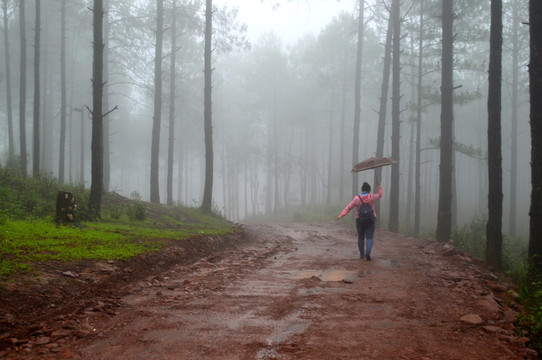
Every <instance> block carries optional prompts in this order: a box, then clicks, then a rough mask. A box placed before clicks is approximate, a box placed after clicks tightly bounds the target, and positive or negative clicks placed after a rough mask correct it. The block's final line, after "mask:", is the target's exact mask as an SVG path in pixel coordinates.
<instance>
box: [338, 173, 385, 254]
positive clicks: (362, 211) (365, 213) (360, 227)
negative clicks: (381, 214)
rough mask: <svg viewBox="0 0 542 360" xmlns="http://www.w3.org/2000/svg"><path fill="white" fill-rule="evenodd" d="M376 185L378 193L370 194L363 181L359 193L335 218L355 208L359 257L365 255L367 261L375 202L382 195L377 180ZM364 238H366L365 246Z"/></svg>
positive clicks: (372, 235)
mask: <svg viewBox="0 0 542 360" xmlns="http://www.w3.org/2000/svg"><path fill="white" fill-rule="evenodd" d="M376 186H377V187H378V193H376V194H371V185H369V184H368V183H366V182H364V183H363V185H362V186H361V195H356V196H355V197H354V199H352V201H351V202H350V204H348V205H346V207H345V208H344V210H343V211H342V212H341V213H340V214H339V216H337V219H341V218H343V217H344V216H346V214H348V213H349V212H350V211H351V210H352V209H353V208H356V210H357V211H356V215H355V217H356V229H357V231H358V248H359V258H360V259H363V258H364V257H365V258H366V259H367V261H370V260H371V250H372V248H373V238H374V232H375V219H376V212H375V203H376V202H377V201H378V200H379V199H380V198H381V197H382V187H381V186H380V183H378V182H377V183H376ZM365 239H367V247H365Z"/></svg>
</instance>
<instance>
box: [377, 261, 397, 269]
mask: <svg viewBox="0 0 542 360" xmlns="http://www.w3.org/2000/svg"><path fill="white" fill-rule="evenodd" d="M380 263H381V264H382V265H384V266H385V267H387V268H390V269H395V268H396V267H397V266H398V261H397V260H392V259H381V260H380Z"/></svg>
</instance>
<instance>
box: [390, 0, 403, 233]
mask: <svg viewBox="0 0 542 360" xmlns="http://www.w3.org/2000/svg"><path fill="white" fill-rule="evenodd" d="M400 6H401V3H400V0H393V2H392V5H391V9H392V10H391V17H392V18H393V49H392V52H393V64H392V69H393V70H392V72H393V78H392V109H391V119H392V120H391V123H392V126H391V132H392V134H391V156H392V158H394V159H395V160H397V161H400V149H399V145H400V139H401V135H400V132H401V119H400V115H401V108H400V107H401V79H400V72H401V64H400V56H401V44H400V41H401V18H400ZM388 230H390V231H393V232H398V231H399V164H393V165H392V166H391V184H390V216H389V224H388Z"/></svg>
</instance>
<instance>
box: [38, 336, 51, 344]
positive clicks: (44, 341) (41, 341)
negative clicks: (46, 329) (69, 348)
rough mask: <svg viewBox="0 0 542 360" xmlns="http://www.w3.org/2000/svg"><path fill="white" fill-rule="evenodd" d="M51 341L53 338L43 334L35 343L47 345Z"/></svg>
mask: <svg viewBox="0 0 542 360" xmlns="http://www.w3.org/2000/svg"><path fill="white" fill-rule="evenodd" d="M50 342H51V339H50V338H49V337H47V336H42V337H39V338H37V339H36V341H35V342H34V345H45V344H48V343H50Z"/></svg>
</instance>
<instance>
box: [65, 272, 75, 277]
mask: <svg viewBox="0 0 542 360" xmlns="http://www.w3.org/2000/svg"><path fill="white" fill-rule="evenodd" d="M62 275H65V276H69V277H72V278H74V277H76V275H75V274H74V273H72V272H71V271H64V272H63V273H62Z"/></svg>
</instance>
